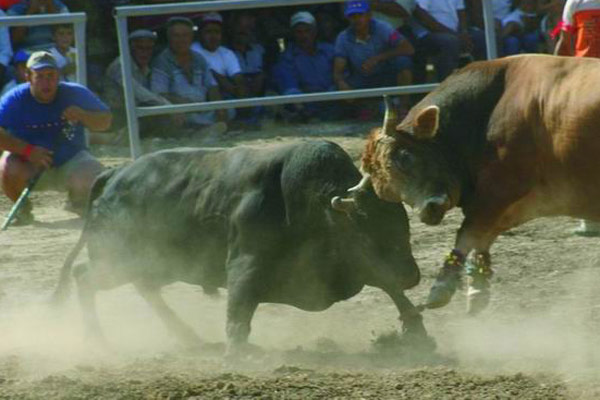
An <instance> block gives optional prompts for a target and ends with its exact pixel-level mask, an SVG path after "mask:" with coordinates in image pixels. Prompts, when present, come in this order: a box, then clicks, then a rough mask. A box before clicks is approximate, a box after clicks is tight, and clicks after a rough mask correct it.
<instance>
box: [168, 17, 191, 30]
mask: <svg viewBox="0 0 600 400" xmlns="http://www.w3.org/2000/svg"><path fill="white" fill-rule="evenodd" d="M175 24H185V25H189V27H190V28H192V29H194V23H193V22H192V20H191V19H189V18H188V17H181V16H177V17H171V18H169V19H168V20H167V28H170V27H172V26H173V25H175Z"/></svg>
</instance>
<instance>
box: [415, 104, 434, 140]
mask: <svg viewBox="0 0 600 400" xmlns="http://www.w3.org/2000/svg"><path fill="white" fill-rule="evenodd" d="M439 124H440V108H439V107H438V106H428V107H426V108H424V109H423V110H421V111H420V112H419V114H417V116H416V117H415V120H414V122H413V134H414V135H415V136H416V137H417V138H419V139H431V138H432V137H434V136H435V134H436V133H437V130H438V127H439Z"/></svg>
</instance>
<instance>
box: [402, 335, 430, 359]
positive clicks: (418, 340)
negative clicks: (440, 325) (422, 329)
mask: <svg viewBox="0 0 600 400" xmlns="http://www.w3.org/2000/svg"><path fill="white" fill-rule="evenodd" d="M402 343H403V344H404V345H406V346H408V347H410V348H411V349H412V350H413V351H415V352H418V353H423V354H426V353H433V352H434V351H435V349H436V348H437V343H436V342H435V340H434V339H433V338H432V337H431V336H429V335H428V334H427V333H425V334H424V335H412V334H409V333H404V334H402Z"/></svg>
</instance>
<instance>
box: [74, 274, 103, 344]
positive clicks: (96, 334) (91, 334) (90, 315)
mask: <svg viewBox="0 0 600 400" xmlns="http://www.w3.org/2000/svg"><path fill="white" fill-rule="evenodd" d="M92 271H93V269H92V268H90V264H89V263H81V264H77V265H75V268H74V273H73V275H74V277H75V281H76V282H77V294H78V297H79V304H80V306H81V313H82V318H83V327H84V334H85V338H86V340H88V341H90V342H92V343H96V344H99V345H101V346H106V345H107V342H106V338H105V337H104V333H103V332H102V328H101V326H100V320H99V319H98V312H97V310H96V292H97V291H98V289H99V287H98V285H97V282H96V281H95V279H94V274H93V272H92Z"/></svg>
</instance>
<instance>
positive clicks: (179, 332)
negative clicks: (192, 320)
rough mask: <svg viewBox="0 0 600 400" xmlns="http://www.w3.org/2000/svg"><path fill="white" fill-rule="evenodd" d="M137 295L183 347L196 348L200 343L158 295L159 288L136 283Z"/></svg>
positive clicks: (188, 327) (198, 338) (195, 335)
mask: <svg viewBox="0 0 600 400" xmlns="http://www.w3.org/2000/svg"><path fill="white" fill-rule="evenodd" d="M135 287H136V289H137V290H138V292H139V294H140V295H141V296H142V297H143V298H144V300H146V301H147V302H148V304H149V305H150V307H152V309H153V310H154V312H156V314H157V315H158V316H159V317H160V319H161V320H162V322H163V323H164V324H165V327H166V328H167V329H168V330H169V331H170V332H172V333H173V334H174V335H175V337H177V339H178V340H179V341H180V342H181V343H182V344H183V345H185V346H191V347H196V346H199V345H200V343H201V342H202V341H201V340H200V337H198V335H197V334H196V332H194V330H193V329H192V328H191V327H190V326H188V325H187V324H186V323H185V322H183V321H182V320H181V318H179V316H178V315H177V314H176V313H175V312H174V311H173V310H172V309H171V308H170V307H169V306H168V305H167V303H166V302H165V300H164V299H163V297H162V296H161V295H160V287H157V286H155V285H147V284H144V283H140V282H136V283H135Z"/></svg>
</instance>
